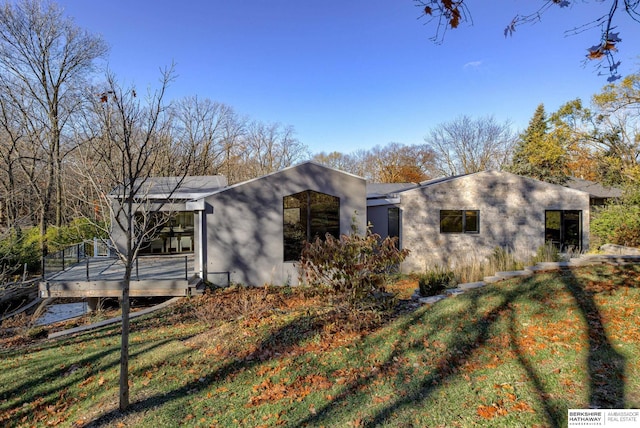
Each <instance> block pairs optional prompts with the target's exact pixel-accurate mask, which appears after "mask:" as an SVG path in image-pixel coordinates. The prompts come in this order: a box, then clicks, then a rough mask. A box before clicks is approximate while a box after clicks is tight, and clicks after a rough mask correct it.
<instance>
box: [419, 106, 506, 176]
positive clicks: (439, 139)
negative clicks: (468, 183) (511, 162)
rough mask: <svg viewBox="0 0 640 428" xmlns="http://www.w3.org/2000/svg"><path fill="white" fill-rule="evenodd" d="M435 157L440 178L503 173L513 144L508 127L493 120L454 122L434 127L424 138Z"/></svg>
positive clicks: (490, 117) (464, 118)
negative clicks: (482, 172) (495, 170)
mask: <svg viewBox="0 0 640 428" xmlns="http://www.w3.org/2000/svg"><path fill="white" fill-rule="evenodd" d="M425 142H426V143H427V146H428V147H429V148H430V149H431V150H432V151H433V152H434V153H435V167H436V170H437V171H438V173H439V174H441V175H444V176H448V175H459V174H470V173H474V172H478V171H483V170H486V169H499V170H500V169H503V167H504V166H506V164H507V161H508V158H509V153H510V150H511V148H512V147H513V145H514V142H515V135H514V134H513V132H512V131H511V126H510V123H509V122H508V121H507V122H504V123H502V124H500V123H498V122H496V120H495V119H494V118H493V117H492V116H489V117H484V118H480V119H472V118H470V117H469V116H460V117H458V118H457V119H455V120H453V121H450V122H445V123H442V124H439V125H437V126H435V127H434V128H433V129H432V130H431V131H430V132H429V134H428V135H427V136H426V137H425Z"/></svg>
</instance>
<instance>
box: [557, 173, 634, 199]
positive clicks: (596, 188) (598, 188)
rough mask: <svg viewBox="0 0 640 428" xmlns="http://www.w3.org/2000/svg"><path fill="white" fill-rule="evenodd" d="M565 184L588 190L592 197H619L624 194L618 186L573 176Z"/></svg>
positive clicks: (573, 187)
mask: <svg viewBox="0 0 640 428" xmlns="http://www.w3.org/2000/svg"><path fill="white" fill-rule="evenodd" d="M565 186H566V187H569V188H570V189H576V190H582V191H583V192H587V193H588V194H589V195H590V196H591V197H592V198H619V197H621V196H622V190H621V189H618V188H617V187H609V186H603V185H602V184H600V183H596V182H594V181H589V180H583V179H582V178H575V177H572V178H570V179H569V180H568V181H567V182H566V183H565Z"/></svg>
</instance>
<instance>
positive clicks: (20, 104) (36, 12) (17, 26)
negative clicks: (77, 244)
mask: <svg viewBox="0 0 640 428" xmlns="http://www.w3.org/2000/svg"><path fill="white" fill-rule="evenodd" d="M106 52H107V46H106V44H105V43H104V42H103V40H102V39H101V38H100V37H97V36H93V35H91V34H89V33H88V32H86V31H84V30H81V29H79V28H78V27H77V26H75V25H74V23H73V21H72V20H71V19H69V18H65V17H63V15H62V11H61V10H60V9H59V8H58V6H56V5H55V4H54V3H50V2H48V1H40V0H21V1H19V2H17V3H14V2H6V3H5V4H3V5H2V6H0V91H2V92H3V93H4V94H5V95H6V98H5V101H6V102H7V103H12V104H13V109H14V110H15V111H18V112H20V114H21V115H22V117H23V118H24V120H23V121H22V125H23V126H25V127H26V130H23V132H22V135H23V137H24V138H28V139H30V141H29V144H28V145H30V146H31V147H32V148H35V147H37V148H39V149H41V150H38V151H34V152H32V153H29V154H28V155H27V156H21V157H20V159H22V160H25V161H26V163H25V164H24V165H23V168H24V169H28V170H29V171H30V172H29V173H28V174H27V176H28V177H29V178H30V179H32V180H36V181H35V182H32V183H31V185H32V191H33V193H34V194H35V195H36V196H37V198H38V200H39V205H40V228H41V232H42V233H43V234H44V231H45V229H46V226H47V215H48V212H49V209H50V207H51V204H52V203H53V204H54V212H55V214H54V216H55V220H54V221H55V223H56V224H57V225H59V224H60V223H61V222H62V207H63V189H62V174H61V171H62V162H63V158H64V156H65V154H66V150H65V148H64V131H65V127H66V126H67V124H68V121H69V120H70V118H71V116H72V114H73V113H74V112H75V111H76V109H77V107H78V102H79V99H80V97H79V93H80V91H81V90H82V88H83V87H84V78H85V77H86V75H87V74H88V73H89V72H91V71H92V70H93V66H94V61H95V60H96V59H98V58H100V57H102V56H103V55H104V54H105V53H106ZM34 162H35V163H37V167H36V168H34ZM35 171H43V174H40V173H37V174H36V173H35ZM54 197H55V200H53V198H54Z"/></svg>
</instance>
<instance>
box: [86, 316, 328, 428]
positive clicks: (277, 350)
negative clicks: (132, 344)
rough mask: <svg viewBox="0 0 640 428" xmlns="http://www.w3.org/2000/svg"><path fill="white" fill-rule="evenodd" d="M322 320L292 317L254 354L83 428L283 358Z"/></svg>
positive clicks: (145, 399) (138, 411) (101, 416)
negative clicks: (281, 356)
mask: <svg viewBox="0 0 640 428" xmlns="http://www.w3.org/2000/svg"><path fill="white" fill-rule="evenodd" d="M326 322H327V321H326V320H324V319H323V318H321V317H320V316H318V315H311V314H308V313H307V314H304V315H300V316H298V317H296V318H295V319H293V320H292V321H290V322H288V323H287V324H285V325H284V326H282V327H281V328H278V329H277V330H275V331H274V332H272V333H271V334H269V336H267V337H266V338H265V339H263V340H262V341H260V344H259V345H258V346H257V347H256V349H255V351H254V352H252V353H250V354H249V355H247V356H245V357H244V358H243V359H241V360H234V361H232V362H229V363H227V364H225V365H223V366H222V367H220V368H218V369H216V370H215V371H213V372H212V373H208V374H204V375H203V376H202V377H201V378H199V379H196V380H193V381H191V382H188V383H187V384H186V385H184V386H182V387H180V388H178V389H175V390H173V391H170V392H168V393H165V394H162V395H160V394H156V395H153V396H150V397H147V398H144V399H142V400H140V401H136V402H133V403H131V405H130V407H129V408H128V409H127V410H126V411H125V412H121V411H120V410H119V409H117V408H114V409H113V410H111V411H108V412H107V413H104V414H102V415H100V416H99V417H98V418H97V419H95V420H93V421H92V422H90V423H89V424H88V425H87V427H102V426H107V425H110V424H111V423H112V422H113V421H114V420H115V419H118V418H121V417H123V416H130V415H134V414H136V413H143V412H145V411H146V410H148V409H151V408H154V407H158V406H162V405H163V404H166V403H168V402H171V401H173V400H175V399H178V398H181V397H184V396H185V395H188V394H193V393H194V392H195V391H199V390H202V389H205V388H207V387H208V386H209V385H211V384H213V383H216V382H218V381H220V380H224V379H226V378H228V377H230V376H233V375H234V374H236V373H238V372H240V371H242V370H247V369H250V368H252V367H254V366H256V365H260V364H262V363H263V362H265V361H268V360H270V359H272V358H275V356H276V355H277V354H286V353H287V352H289V351H291V350H293V349H294V348H295V347H296V346H297V345H300V344H302V342H304V341H305V340H307V339H310V338H312V337H313V336H315V335H316V334H317V332H318V330H320V329H322V327H323V326H324V325H325V324H326Z"/></svg>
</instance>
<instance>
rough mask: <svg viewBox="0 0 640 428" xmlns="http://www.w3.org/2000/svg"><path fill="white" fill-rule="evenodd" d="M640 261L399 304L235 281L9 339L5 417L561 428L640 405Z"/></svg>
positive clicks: (3, 379)
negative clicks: (578, 416)
mask: <svg viewBox="0 0 640 428" xmlns="http://www.w3.org/2000/svg"><path fill="white" fill-rule="evenodd" d="M639 285H640V266H626V267H612V266H600V267H588V268H580V269H574V270H571V271H564V272H558V273H547V274H538V275H535V276H534V277H531V278H527V279H514V280H509V281H505V282H501V283H498V284H495V285H490V286H487V287H484V288H482V289H478V290H474V291H471V292H468V293H465V294H463V295H460V296H457V297H452V298H448V299H445V300H443V301H441V302H438V303H437V304H435V305H433V306H426V307H421V308H419V309H417V310H415V311H403V312H401V313H399V314H397V315H395V316H393V317H391V318H381V317H376V316H375V315H374V314H372V313H367V314H364V315H362V316H358V314H354V313H351V312H348V311H343V310H338V309H336V304H335V303H334V304H332V303H331V299H330V298H329V296H327V295H322V294H312V293H309V292H308V291H305V290H301V289H291V288H268V289H249V290H241V289H232V290H227V291H225V292H218V293H215V294H213V295H210V296H207V297H202V298H195V299H192V300H185V301H184V302H183V303H181V304H179V305H177V306H174V307H172V308H170V309H167V310H165V311H163V312H160V313H156V314H154V315H149V316H146V317H143V318H140V319H136V320H134V321H133V322H132V333H131V361H130V373H131V375H130V379H131V401H132V405H131V409H130V411H128V412H127V413H126V414H120V413H119V412H118V411H117V407H118V406H117V404H118V403H117V397H118V361H119V349H120V348H119V347H120V342H119V340H120V336H119V331H118V328H117V327H112V328H104V329H102V330H99V331H96V332H93V333H91V334H87V335H83V336H77V337H73V338H70V339H64V340H58V341H48V340H40V341H35V342H31V343H28V344H23V345H20V346H19V347H18V346H14V347H13V348H11V349H5V350H3V351H1V352H0V359H1V361H2V366H1V368H0V425H2V426H51V425H60V426H149V427H164V426H176V425H179V424H181V425H184V426H202V427H209V426H221V427H226V426H251V427H254V426H290V427H293V426H301V425H307V426H328V427H330V426H356V427H357V426H390V427H411V426H415V427H424V426H429V427H438V426H442V427H452V426H453V427H455V426H461V427H468V426H509V427H518V426H521V427H535V426H540V427H542V426H544V427H546V426H550V427H555V426H558V427H560V426H566V423H567V409H569V408H587V407H604V408H624V407H626V408H640V364H639V363H640V322H639V320H640V289H639Z"/></svg>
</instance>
